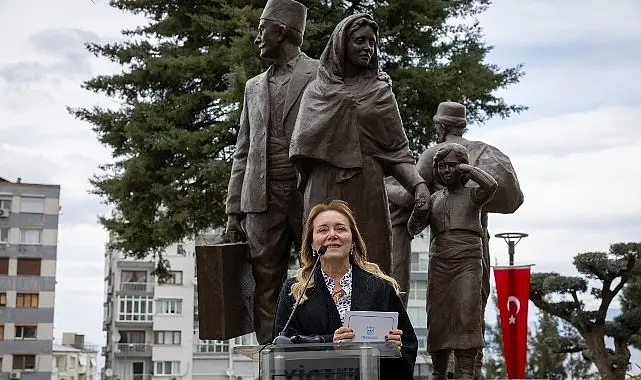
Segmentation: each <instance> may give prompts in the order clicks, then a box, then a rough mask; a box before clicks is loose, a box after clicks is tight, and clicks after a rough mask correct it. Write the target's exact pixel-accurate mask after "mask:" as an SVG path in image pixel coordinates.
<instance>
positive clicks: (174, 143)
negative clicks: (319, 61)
mask: <svg viewBox="0 0 641 380" xmlns="http://www.w3.org/2000/svg"><path fill="white" fill-rule="evenodd" d="M301 2H302V3H304V4H305V5H306V6H308V8H309V11H308V25H307V30H306V34H305V43H304V45H303V51H305V52H306V53H307V54H308V55H309V56H311V57H316V58H318V57H319V56H320V54H321V52H322V50H323V49H324V46H325V44H326V42H327V39H328V38H329V35H330V33H331V31H332V29H333V28H334V26H335V25H336V24H337V23H338V21H340V20H341V19H342V18H343V17H345V16H346V15H349V14H352V13H354V12H367V13H371V14H373V16H374V17H375V19H376V20H377V21H378V23H379V25H380V30H381V39H380V45H381V53H382V54H381V58H382V65H383V68H384V69H385V70H386V71H387V72H388V73H389V74H390V76H391V78H392V80H393V83H394V91H395V93H396V95H397V100H398V104H399V108H400V111H401V114H402V117H403V120H404V123H405V127H406V131H407V135H408V138H409V139H410V143H411V147H412V149H414V150H415V151H417V152H421V151H422V150H423V149H424V148H425V147H426V146H427V144H428V143H429V142H430V141H432V140H433V139H434V129H433V127H432V122H431V119H432V115H433V114H434V112H435V110H436V107H437V105H438V102H440V101H443V100H453V101H460V102H463V103H464V104H465V105H466V106H467V107H468V110H469V118H470V122H472V123H482V122H484V121H486V120H488V119H489V118H491V117H495V116H499V117H508V116H509V115H510V114H512V113H514V112H520V111H522V110H523V109H524V107H522V106H519V105H509V104H507V103H506V102H505V101H504V100H503V99H501V98H499V97H497V96H496V95H495V91H496V90H498V89H502V88H505V87H507V86H509V85H512V84H514V83H517V82H518V80H519V78H520V77H521V76H522V75H523V71H522V68H521V66H516V67H511V68H500V67H498V66H496V65H492V64H489V63H487V62H485V58H486V55H487V53H488V51H489V50H490V47H489V46H487V45H486V43H485V42H484V41H483V40H482V34H481V29H480V27H479V25H478V22H476V21H475V18H476V17H477V16H478V15H479V14H480V13H481V12H482V11H484V10H485V9H486V8H487V6H488V4H489V0H453V1H441V0H385V1H384V0H353V1H338V0H301ZM110 5H111V6H112V7H115V8H117V9H120V10H122V11H125V12H130V13H134V14H139V15H144V16H146V17H147V18H148V20H149V23H148V24H146V25H144V26H140V27H138V28H136V29H134V30H126V31H123V35H124V37H125V38H126V39H127V41H126V42H117V43H109V44H89V45H88V49H89V51H91V52H92V53H93V54H95V55H96V56H98V57H102V58H106V59H108V60H110V61H112V62H115V63H118V64H120V65H121V66H122V72H120V73H117V74H111V75H100V76H97V77H95V78H93V79H91V80H88V81H87V82H85V83H84V88H86V89H87V90H89V91H93V92H96V93H101V94H105V95H107V96H109V97H111V98H113V99H114V100H115V101H116V102H118V103H119V104H120V107H118V108H104V107H97V106H96V107H93V108H70V109H69V111H70V112H71V113H72V114H73V115H75V116H76V117H77V118H79V119H81V120H85V121H87V122H89V123H91V124H93V125H94V127H93V128H94V131H95V132H96V133H97V135H98V139H99V141H100V142H101V143H102V144H104V145H106V146H107V147H108V148H110V149H111V150H112V152H113V160H112V162H109V163H105V164H104V165H102V166H101V172H100V173H99V174H97V175H96V176H95V177H94V178H92V180H91V183H92V184H93V186H94V192H95V193H96V194H98V195H99V196H100V197H101V198H102V199H103V200H104V201H105V202H106V203H107V204H110V205H113V206H115V212H114V213H113V214H112V215H110V216H104V217H101V218H100V222H101V223H102V224H103V225H104V226H105V227H106V228H107V230H108V231H109V232H110V233H111V235H112V236H113V237H115V238H114V239H112V240H111V242H110V245H109V248H110V249H115V250H119V251H121V252H123V253H125V254H128V255H132V256H135V257H138V258H144V257H146V256H147V255H149V254H160V253H161V252H162V250H163V249H164V248H165V247H166V246H168V245H169V244H172V243H174V242H177V241H179V240H181V239H183V238H185V237H190V236H193V235H195V234H197V233H199V232H201V231H203V230H204V229H207V228H211V227H214V226H220V225H222V224H223V222H224V220H225V214H224V209H225V208H224V202H225V195H226V189H227V183H228V178H229V169H230V167H229V164H230V159H231V154H232V153H233V149H234V145H235V140H236V133H237V127H238V123H239V113H240V109H239V104H240V102H241V101H242V96H243V92H244V85H245V82H246V80H247V79H248V78H250V77H252V76H254V75H256V74H258V73H259V72H260V71H261V70H262V69H264V64H262V63H261V62H260V60H259V59H258V52H257V49H256V47H255V46H254V45H253V40H254V37H255V29H256V27H257V25H258V19H259V16H260V13H261V10H262V7H263V6H264V5H265V0H183V1H180V2H176V1H169V0H111V1H110ZM454 19H457V20H459V19H460V20H463V19H465V20H470V21H471V22H469V23H455V22H452V21H453V20H454ZM160 262H161V264H162V263H163V261H162V260H161V261H160ZM158 269H163V268H162V265H160V267H159V268H158Z"/></svg>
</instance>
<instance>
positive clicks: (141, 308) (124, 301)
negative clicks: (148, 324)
mask: <svg viewBox="0 0 641 380" xmlns="http://www.w3.org/2000/svg"><path fill="white" fill-rule="evenodd" d="M118 299H119V302H118V320H119V321H132V322H134V321H151V320H152V317H153V313H154V312H153V305H154V301H153V299H152V298H151V297H148V296H119V297H118Z"/></svg>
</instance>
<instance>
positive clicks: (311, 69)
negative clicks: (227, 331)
mask: <svg viewBox="0 0 641 380" xmlns="http://www.w3.org/2000/svg"><path fill="white" fill-rule="evenodd" d="M306 18H307V8H306V7H305V6H304V5H303V4H301V3H299V2H297V1H294V0H269V1H267V4H266V5H265V8H264V10H263V13H262V15H261V17H260V24H259V25H258V34H257V36H256V39H255V41H254V42H255V43H256V44H257V45H258V47H259V49H260V57H261V58H263V59H265V60H268V61H271V65H270V66H269V68H268V69H267V70H266V71H265V72H263V73H261V74H259V75H257V76H255V77H253V78H251V79H249V80H248V81H247V83H246V84H245V96H244V101H243V109H242V114H241V117H240V128H239V131H238V139H237V142H236V151H235V153H234V157H233V164H232V171H231V178H230V180H229V186H228V195H227V204H226V213H227V215H228V219H227V230H226V236H227V237H228V238H229V240H231V241H238V240H247V243H248V247H249V252H250V264H251V266H252V272H253V276H254V282H255V284H256V288H255V293H254V294H255V297H254V331H255V332H256V336H257V338H258V341H259V342H260V343H261V344H265V343H267V342H270V341H271V340H272V335H273V332H272V329H273V321H274V312H275V311H274V310H275V307H276V303H277V301H278V293H279V291H280V288H281V286H282V283H283V281H284V279H285V278H286V274H287V263H288V259H289V256H290V252H291V248H292V244H294V247H295V248H296V251H298V250H299V248H300V242H301V234H302V225H303V221H302V215H303V204H302V199H301V195H300V193H299V192H298V190H297V188H296V172H295V169H294V166H293V165H292V164H291V163H290V161H289V142H290V138H291V135H292V131H293V129H294V124H295V122H296V116H297V114H298V108H299V106H300V99H301V95H302V93H303V90H304V89H305V87H306V86H307V84H308V83H309V82H310V81H311V80H312V79H314V77H315V76H316V71H317V69H318V60H314V59H311V58H309V57H308V56H307V55H305V54H304V53H302V52H301V50H300V46H301V45H302V43H303V34H304V32H305V22H306Z"/></svg>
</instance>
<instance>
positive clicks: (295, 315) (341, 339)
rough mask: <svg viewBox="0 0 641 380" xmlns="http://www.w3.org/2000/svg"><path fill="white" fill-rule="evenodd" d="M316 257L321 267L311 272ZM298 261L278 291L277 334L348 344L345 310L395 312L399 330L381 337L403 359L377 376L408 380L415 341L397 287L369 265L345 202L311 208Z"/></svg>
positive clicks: (384, 363)
mask: <svg viewBox="0 0 641 380" xmlns="http://www.w3.org/2000/svg"><path fill="white" fill-rule="evenodd" d="M319 253H320V266H316V270H314V273H312V268H313V267H314V263H315V262H316V260H317V257H318V254H319ZM301 263H302V266H301V268H300V269H299V270H298V272H297V274H296V276H295V277H292V278H290V279H288V280H287V281H285V283H284V285H283V287H282V289H281V292H280V296H279V300H278V306H277V309H276V318H275V322H274V328H275V332H276V333H280V334H281V335H284V336H287V337H291V336H295V335H305V336H310V335H313V336H317V337H319V338H320V339H319V340H320V341H324V342H333V343H336V344H341V343H348V342H350V341H351V340H352V339H353V338H354V331H353V329H352V328H351V327H350V326H345V324H344V320H345V314H346V312H347V311H348V310H352V311H356V310H361V311H382V312H397V313H398V324H397V325H398V326H397V327H398V328H396V329H392V330H390V331H387V332H386V334H385V336H384V339H385V340H386V341H389V342H390V344H393V345H395V346H396V348H397V349H398V350H399V351H400V353H401V356H400V357H398V358H382V359H381V361H380V378H381V379H390V378H392V376H394V377H395V378H398V379H412V378H413V373H414V363H415V360H416V353H417V349H418V341H417V339H416V334H415V333H414V329H413V327H412V324H411V322H410V319H409V317H408V315H407V312H406V310H405V308H404V307H403V304H402V302H401V299H400V297H399V295H398V291H399V290H398V289H399V288H398V284H397V283H396V281H395V280H394V279H393V278H391V277H389V276H387V275H386V274H384V273H383V272H382V271H381V270H380V268H379V267H378V265H376V264H374V263H371V262H369V261H367V249H366V247H365V243H364V241H363V238H362V236H361V233H360V232H359V230H358V227H357V226H356V221H355V220H354V216H353V214H352V211H351V210H350V208H349V206H348V205H347V203H345V202H343V201H340V200H332V201H329V202H324V203H320V204H317V205H316V206H314V207H313V208H312V209H311V211H310V213H309V216H308V218H307V221H306V223H305V228H304V232H303V243H302V247H301ZM308 280H309V283H307V282H308ZM306 284H307V286H305V285H306ZM297 300H299V303H298V306H297V307H296V309H295V310H294V306H295V305H296V302H297ZM290 315H291V317H290ZM288 320H289V324H288V323H287V322H288Z"/></svg>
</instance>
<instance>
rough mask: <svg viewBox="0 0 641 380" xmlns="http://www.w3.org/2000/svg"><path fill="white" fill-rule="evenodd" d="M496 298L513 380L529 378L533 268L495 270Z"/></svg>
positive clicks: (505, 350) (507, 365)
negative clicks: (527, 374) (528, 323)
mask: <svg viewBox="0 0 641 380" xmlns="http://www.w3.org/2000/svg"><path fill="white" fill-rule="evenodd" d="M494 281H495V282H496V298H497V302H498V307H499V314H500V317H501V331H502V332H503V353H504V355H505V367H506V369H507V376H508V377H509V378H510V379H523V378H524V377H525V362H526V357H527V356H526V352H527V309H528V302H529V299H530V265H526V266H509V267H494Z"/></svg>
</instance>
